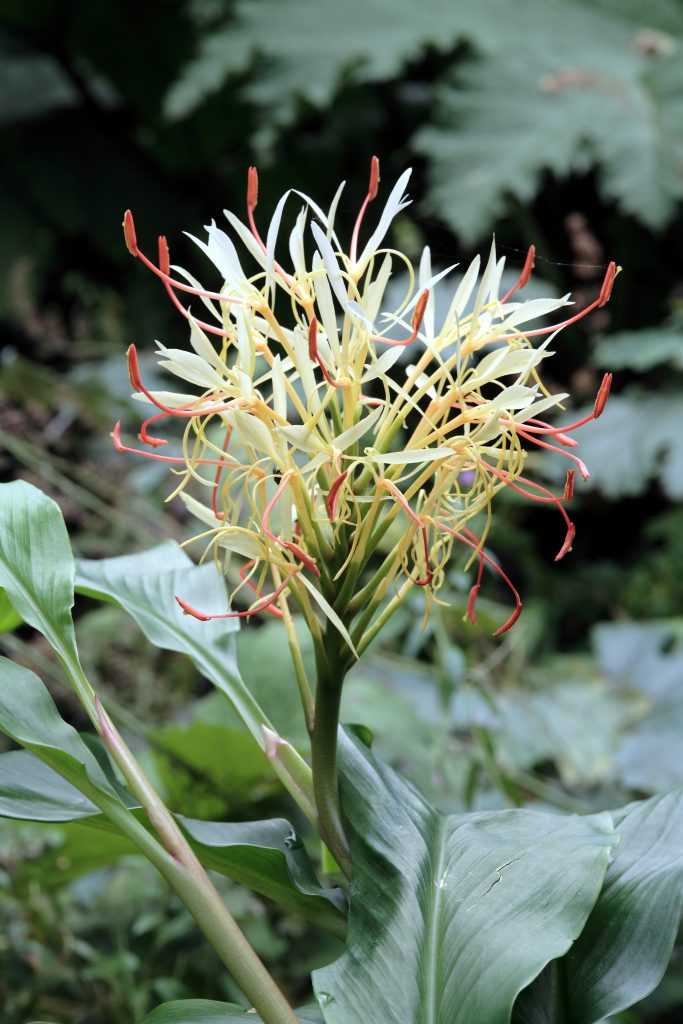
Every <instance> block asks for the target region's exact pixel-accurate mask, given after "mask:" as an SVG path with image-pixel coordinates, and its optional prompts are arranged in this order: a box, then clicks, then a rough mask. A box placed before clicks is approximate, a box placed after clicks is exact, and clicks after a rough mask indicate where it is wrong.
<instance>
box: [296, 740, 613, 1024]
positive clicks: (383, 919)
mask: <svg viewBox="0 0 683 1024" xmlns="http://www.w3.org/2000/svg"><path fill="white" fill-rule="evenodd" d="M340 754H341V764H342V773H343V781H342V802H343V807H344V811H345V814H346V819H347V822H348V834H349V840H350V843H351V849H352V855H353V864H354V873H353V882H352V889H351V911H350V919H349V937H348V946H347V952H346V953H345V954H344V955H343V956H342V957H341V959H340V960H338V961H337V962H336V963H334V964H332V965H331V966H329V967H326V968H323V969H322V970H319V971H316V972H315V974H314V976H313V978H314V988H315V991H316V995H317V998H318V1002H319V1003H320V1005H321V1006H322V1008H323V1010H324V1014H325V1020H326V1021H327V1024H367V1021H369V1020H378V1021H382V1024H472V1022H473V1021H482V1022H483V1021H486V1024H507V1022H508V1021H509V1017H510V1012H511V1009H512V1004H513V1002H514V1000H515V998H516V996H517V994H518V993H519V992H520V991H521V990H522V989H523V988H524V987H525V986H527V985H528V984H529V983H530V982H531V981H532V980H533V978H535V977H536V976H537V975H538V974H539V973H540V972H541V970H542V969H543V968H544V967H545V966H546V964H547V963H548V962H549V961H550V960H551V959H553V958H555V957H557V956H560V955H562V954H563V953H565V952H566V951H567V950H568V949H569V947H570V945H571V943H572V942H573V941H574V940H575V939H576V938H577V936H578V935H579V934H580V932H581V930H582V928H583V926H584V924H585V921H586V919H587V917H588V915H589V913H590V911H591V909H592V907H593V905H594V903H595V900H596V899H597V897H598V894H599V892H600V888H601V886H602V882H603V879H604V875H605V870H606V868H607V862H608V859H609V853H610V848H611V846H612V844H613V843H614V841H615V835H614V830H613V827H612V821H611V818H610V817H609V815H606V814H601V815H594V816H591V817H584V818H579V817H573V816H572V817H562V816H559V815H551V814H540V813H536V812H534V811H526V810H516V811H502V812H484V813H476V814H469V815H451V816H448V817H445V816H442V815H440V814H438V813H437V812H436V811H435V810H434V809H433V808H432V807H430V806H429V805H428V804H426V803H425V802H424V801H423V800H422V798H421V797H420V796H419V794H418V793H417V792H415V791H414V790H413V789H411V788H410V787H409V786H408V785H407V784H406V783H405V782H403V781H402V780H401V779H400V778H399V777H398V776H397V775H395V774H394V772H393V771H391V770H390V769H388V768H387V767H386V766H385V765H382V764H381V762H378V761H377V760H375V759H374V758H373V757H372V755H371V754H370V753H369V752H368V751H367V750H365V749H362V748H361V747H360V745H359V744H358V743H356V742H355V741H353V740H349V739H348V738H345V739H344V741H343V743H342V744H341V750H340Z"/></svg>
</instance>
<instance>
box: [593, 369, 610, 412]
mask: <svg viewBox="0 0 683 1024" xmlns="http://www.w3.org/2000/svg"><path fill="white" fill-rule="evenodd" d="M611 389H612V374H611V373H606V374H605V375H604V377H603V378H602V382H601V384H600V387H599V388H598V393H597V395H596V397H595V405H594V406H593V419H594V420H597V419H598V417H600V416H602V414H603V412H604V411H605V406H606V405H607V399H608V398H609V393H610V391H611Z"/></svg>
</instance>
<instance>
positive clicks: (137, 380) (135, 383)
mask: <svg viewBox="0 0 683 1024" xmlns="http://www.w3.org/2000/svg"><path fill="white" fill-rule="evenodd" d="M126 356H127V358H128V378H129V380H130V385H131V387H132V388H133V389H134V390H135V391H142V393H143V394H144V393H145V387H144V384H143V383H142V378H141V376H140V363H139V362H138V350H137V349H136V347H135V345H129V346H128V351H127V352H126Z"/></svg>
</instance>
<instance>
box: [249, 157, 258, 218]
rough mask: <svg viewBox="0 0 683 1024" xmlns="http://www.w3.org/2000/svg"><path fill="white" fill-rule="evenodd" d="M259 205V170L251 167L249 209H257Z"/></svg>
mask: <svg viewBox="0 0 683 1024" xmlns="http://www.w3.org/2000/svg"><path fill="white" fill-rule="evenodd" d="M257 206H258V170H257V169H256V168H255V167H250V168H249V170H248V171H247V209H248V210H255V209H256V207H257Z"/></svg>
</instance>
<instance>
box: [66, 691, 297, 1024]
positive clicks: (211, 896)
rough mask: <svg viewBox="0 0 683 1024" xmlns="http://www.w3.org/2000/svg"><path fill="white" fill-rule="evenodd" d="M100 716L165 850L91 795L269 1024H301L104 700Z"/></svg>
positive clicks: (123, 812)
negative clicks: (170, 892) (189, 916)
mask: <svg viewBox="0 0 683 1024" xmlns="http://www.w3.org/2000/svg"><path fill="white" fill-rule="evenodd" d="M97 712H98V724H99V729H100V734H101V736H102V739H103V740H104V743H105V745H106V747H107V749H108V750H109V752H110V754H111V755H112V758H113V759H114V761H115V763H116V764H117V765H118V767H119V768H120V769H121V772H122V774H123V776H124V778H125V779H126V781H127V782H128V784H129V786H130V788H131V790H132V791H133V793H134V794H135V796H136V797H137V798H138V799H139V801H140V803H141V804H142V806H143V808H144V809H145V811H146V812H147V815H148V817H149V820H150V822H151V823H152V825H153V827H154V829H155V831H156V832H157V834H158V836H159V838H160V840H161V844H159V843H158V842H157V841H156V840H155V839H154V837H153V836H151V835H150V833H149V832H148V831H147V829H145V828H144V827H143V826H142V825H141V824H140V822H138V821H137V819H136V818H135V817H134V816H133V815H132V814H131V813H130V811H128V810H127V809H126V808H124V807H122V806H121V805H119V804H118V803H117V802H116V801H115V800H111V799H110V798H109V797H103V796H102V794H101V793H100V792H99V791H98V790H96V789H95V788H94V787H93V790H94V792H87V793H86V795H87V796H89V797H90V799H92V800H93V802H94V803H96V804H97V806H99V807H100V809H101V810H102V811H103V812H104V813H105V814H106V815H107V817H108V818H110V820H112V821H113V822H114V823H115V824H116V825H118V827H119V828H120V829H121V831H122V832H123V833H124V834H125V835H127V836H128V837H129V838H130V839H131V840H132V841H133V842H134V843H135V845H136V846H137V847H138V849H139V850H140V851H141V852H142V853H144V854H145V856H146V857H147V858H148V859H149V860H150V861H151V862H152V863H153V864H154V865H155V867H157V869H158V870H159V871H160V872H161V874H162V875H163V876H164V878H165V879H166V881H167V882H168V883H169V885H170V886H171V887H172V888H173V889H174V890H175V892H176V893H177V894H178V896H179V897H180V898H181V900H182V901H183V903H184V904H185V906H186V907H187V908H188V910H189V911H190V913H191V914H192V916H193V917H194V919H195V921H196V922H197V924H198V925H199V927H200V928H201V930H202V931H203V932H204V934H205V935H206V937H207V939H208V940H209V942H210V943H211V945H212V946H213V947H214V949H215V950H216V952H217V953H218V955H219V956H220V958H221V960H222V961H223V963H224V964H225V966H226V967H227V968H228V970H229V971H230V973H231V974H232V976H233V977H234V979H235V981H236V982H237V984H238V985H239V987H240V988H241V989H242V991H243V992H244V994H245V996H246V997H247V999H248V1000H249V1001H250V1003H251V1004H252V1005H253V1006H254V1008H255V1009H256V1010H257V1011H258V1013H259V1014H260V1015H261V1018H262V1019H263V1021H264V1024H296V1017H295V1015H294V1012H293V1010H292V1008H291V1007H290V1005H289V1003H288V1002H287V1000H286V999H285V997H284V996H283V994H282V993H281V992H280V990H279V988H278V987H277V985H276V984H275V982H274V981H273V979H272V978H271V976H270V974H269V973H268V971H267V970H266V968H265V967H264V965H263V964H262V962H261V960H260V959H259V957H258V956H257V955H256V953H255V952H254V950H253V949H252V947H251V946H250V945H249V943H248V942H247V940H246V938H245V937H244V935H243V933H242V931H241V929H240V927H239V925H238V924H237V922H236V921H235V919H234V917H233V916H232V914H231V913H230V911H229V910H228V908H227V907H226V906H225V904H224V903H223V901H222V899H221V898H220V896H219V894H218V892H217V891H216V889H215V887H214V885H213V883H212V882H211V879H210V878H209V876H208V875H207V874H206V872H205V870H204V868H203V867H202V865H201V864H200V862H199V860H198V859H197V857H196V855H195V853H194V851H193V850H192V848H191V847H190V844H189V843H188V841H187V839H186V838H185V836H184V835H183V833H182V831H181V829H180V828H179V826H178V824H177V822H176V821H175V819H174V818H173V815H172V814H171V812H170V811H169V810H168V808H167V807H166V805H165V804H164V802H163V801H162V800H161V798H160V797H159V795H158V794H157V793H156V792H155V790H154V788H153V787H152V785H151V783H150V782H149V780H148V779H147V777H146V776H145V774H144V772H143V771H142V768H141V767H140V765H139V764H138V762H137V761H136V760H135V758H134V757H133V754H132V753H131V751H130V750H129V749H128V747H127V746H126V744H125V742H124V741H123V739H122V737H121V736H120V735H119V733H118V731H117V730H116V727H115V726H114V724H113V722H112V721H111V719H110V718H109V716H108V715H107V713H106V711H105V710H104V708H103V707H102V705H101V703H100V702H99V700H98V701H97ZM84 792H85V790H84Z"/></svg>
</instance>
